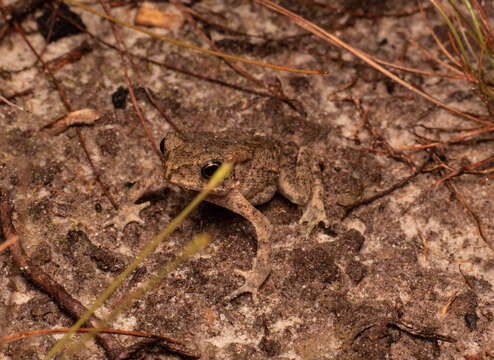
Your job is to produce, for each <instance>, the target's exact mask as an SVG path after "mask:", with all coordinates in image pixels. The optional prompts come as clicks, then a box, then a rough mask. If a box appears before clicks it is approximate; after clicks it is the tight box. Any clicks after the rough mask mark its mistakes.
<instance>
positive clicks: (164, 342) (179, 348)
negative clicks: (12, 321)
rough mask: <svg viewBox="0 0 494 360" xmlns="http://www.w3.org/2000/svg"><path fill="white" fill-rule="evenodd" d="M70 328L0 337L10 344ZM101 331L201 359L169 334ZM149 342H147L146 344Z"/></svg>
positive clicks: (122, 356) (3, 342)
mask: <svg viewBox="0 0 494 360" xmlns="http://www.w3.org/2000/svg"><path fill="white" fill-rule="evenodd" d="M69 330H70V328H56V329H43V330H31V331H23V332H20V333H16V334H13V335H8V336H4V337H2V338H0V344H8V343H11V342H15V341H19V340H22V339H25V338H29V337H34V336H46V335H50V334H65V333H67V332H68V331H69ZM93 330H94V328H79V329H77V330H76V332H78V333H90V332H92V331H93ZM99 332H100V333H102V334H114V335H125V336H133V337H141V338H150V339H153V341H159V345H160V346H163V347H164V348H166V349H167V350H168V351H171V352H173V353H175V354H178V355H180V356H185V357H187V358H192V359H199V358H200V355H199V354H197V353H195V352H193V351H191V350H189V349H187V348H186V345H185V344H184V343H183V342H182V341H179V340H176V339H174V338H171V337H169V336H163V335H157V334H149V333H145V332H141V331H126V330H120V329H99ZM147 344H148V342H147V343H146V345H147ZM133 348H134V345H132V346H131V347H129V348H126V349H122V352H121V353H119V354H118V356H117V359H122V358H126V357H124V354H127V353H128V352H129V351H134V350H133Z"/></svg>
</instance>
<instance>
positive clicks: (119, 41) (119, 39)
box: [100, 0, 176, 160]
mask: <svg viewBox="0 0 494 360" xmlns="http://www.w3.org/2000/svg"><path fill="white" fill-rule="evenodd" d="M100 4H101V6H102V7H103V9H104V11H105V12H106V14H107V15H109V16H111V11H110V9H109V8H108V7H107V6H106V3H105V2H104V1H103V0H100ZM111 28H112V31H113V35H114V37H115V40H116V43H117V49H118V54H119V55H120V60H121V62H122V68H123V71H124V74H125V80H126V81H127V88H128V89H129V93H130V98H131V99H132V104H133V105H134V109H135V111H136V113H137V116H138V117H139V120H140V122H141V126H142V128H143V129H144V132H145V133H146V136H147V138H148V140H149V141H150V143H151V146H152V147H153V150H154V152H155V153H156V154H157V155H158V157H160V159H162V160H163V154H162V153H161V151H160V150H159V149H158V146H157V145H156V142H155V141H154V139H153V137H152V136H151V133H150V132H149V129H148V127H147V125H146V121H145V120H144V116H143V115H142V113H141V109H140V107H139V104H138V103H137V100H136V97H135V93H134V89H133V87H132V84H131V83H130V79H129V73H128V70H127V65H126V63H125V57H124V54H123V51H122V48H125V45H124V43H123V41H122V37H121V36H120V30H119V28H118V26H117V25H115V24H113V23H111ZM128 58H129V61H130V62H131V64H132V66H133V67H134V71H135V72H136V74H139V71H138V69H137V66H135V64H134V62H133V61H132V59H131V58H130V57H128ZM141 81H142V79H141ZM170 124H171V125H172V126H174V127H176V125H175V124H174V123H173V122H170Z"/></svg>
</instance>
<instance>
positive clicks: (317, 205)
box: [299, 188, 329, 238]
mask: <svg viewBox="0 0 494 360" xmlns="http://www.w3.org/2000/svg"><path fill="white" fill-rule="evenodd" d="M314 190H315V191H317V190H318V189H317V188H315V189H314ZM320 223H323V224H324V226H325V227H329V220H328V218H327V216H326V211H325V210H324V203H323V201H322V196H318V194H314V195H313V196H312V198H311V199H310V201H309V203H308V204H307V206H306V208H305V210H304V213H303V215H302V217H301V218H300V220H299V224H301V225H303V226H304V227H305V231H304V232H305V237H306V238H307V237H309V235H310V233H311V232H312V230H313V229H314V228H315V227H316V226H318V225H319V224H320Z"/></svg>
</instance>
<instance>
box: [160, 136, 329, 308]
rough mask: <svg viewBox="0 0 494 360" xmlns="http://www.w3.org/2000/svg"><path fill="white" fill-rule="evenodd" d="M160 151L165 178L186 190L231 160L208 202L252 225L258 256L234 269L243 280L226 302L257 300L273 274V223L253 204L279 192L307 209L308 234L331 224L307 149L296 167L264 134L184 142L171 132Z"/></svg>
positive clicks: (303, 220) (197, 187)
mask: <svg viewBox="0 0 494 360" xmlns="http://www.w3.org/2000/svg"><path fill="white" fill-rule="evenodd" d="M161 151H162V152H163V154H164V155H165V158H166V164H165V179H166V180H167V181H168V182H170V183H172V184H175V185H178V186H180V187H181V188H183V189H185V190H193V191H200V190H202V189H203V188H204V186H205V185H206V183H207V182H208V181H209V179H210V178H211V176H212V175H213V173H214V171H215V170H216V169H217V168H218V167H219V166H220V165H221V163H223V162H227V161H228V162H233V163H234V167H233V169H232V171H231V172H230V174H229V175H228V176H227V178H226V179H225V180H224V181H223V183H222V184H221V185H219V186H218V187H216V188H215V189H214V190H213V191H212V192H211V194H210V195H208V197H207V198H206V200H207V201H209V202H212V203H214V204H217V205H219V206H222V207H224V208H227V209H229V210H231V211H233V212H235V213H237V214H239V215H241V216H243V217H244V218H246V219H247V220H249V221H250V222H251V223H252V225H253V226H254V228H255V231H256V236H257V256H256V257H255V258H254V261H253V265H252V270H250V271H241V270H236V272H237V273H239V274H240V275H242V276H243V277H244V278H245V283H244V285H243V286H241V287H240V288H238V289H237V290H235V291H234V292H232V293H231V294H230V295H229V296H227V298H226V300H231V299H233V298H235V297H237V296H238V295H240V294H242V293H246V292H248V293H251V294H252V297H253V299H254V301H257V291H258V288H259V287H260V286H261V285H262V284H263V282H264V281H265V280H266V278H267V277H268V275H269V273H270V272H271V266H270V262H269V253H270V246H269V241H270V237H271V231H272V225H271V223H270V222H269V220H268V219H267V218H266V217H265V216H264V215H263V214H262V213H261V212H260V211H259V210H257V209H256V208H255V207H254V206H255V205H260V204H263V203H265V202H268V201H269V200H270V199H271V198H272V197H273V196H274V194H275V192H276V191H278V192H279V193H281V194H282V195H283V196H284V197H286V198H287V199H288V200H290V201H291V202H292V203H295V204H298V205H302V206H304V207H305V210H304V213H303V215H302V217H301V219H300V223H302V224H305V225H306V227H307V232H306V235H309V233H310V232H311V231H312V229H313V228H314V227H315V226H317V225H318V224H319V223H320V222H323V223H324V224H325V225H326V226H328V225H329V222H328V220H327V218H326V212H325V210H324V203H323V185H322V181H321V171H320V168H319V165H318V164H317V162H316V160H315V159H314V157H313V156H312V154H311V152H310V151H309V149H308V148H306V147H303V148H300V149H299V151H298V157H297V164H296V169H295V170H294V169H293V166H290V165H291V164H290V162H289V160H288V158H286V157H285V156H283V154H282V152H281V150H280V146H279V145H278V144H277V143H275V142H274V141H271V140H269V139H268V138H266V137H262V136H247V135H242V134H239V133H232V132H226V133H197V134H194V136H193V137H190V138H189V139H187V140H182V139H180V138H179V137H177V136H176V135H174V134H169V135H168V136H167V137H166V138H164V139H163V140H162V142H161Z"/></svg>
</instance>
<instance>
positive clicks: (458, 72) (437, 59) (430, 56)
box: [408, 39, 466, 80]
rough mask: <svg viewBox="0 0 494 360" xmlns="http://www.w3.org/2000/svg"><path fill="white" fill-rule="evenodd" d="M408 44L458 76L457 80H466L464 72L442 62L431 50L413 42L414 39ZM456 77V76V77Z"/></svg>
mask: <svg viewBox="0 0 494 360" xmlns="http://www.w3.org/2000/svg"><path fill="white" fill-rule="evenodd" d="M408 42H409V43H410V44H412V45H413V46H415V47H416V48H417V49H419V50H420V51H422V52H423V53H424V54H425V55H426V56H428V57H429V58H431V59H432V60H434V61H435V62H436V63H438V64H440V65H442V66H444V67H446V68H448V69H449V70H451V71H453V72H455V73H456V74H458V75H457V77H455V78H456V79H463V80H466V79H465V74H464V73H463V71H461V70H458V69H457V68H455V67H454V66H451V65H449V64H448V63H446V62H445V61H442V60H441V59H439V58H438V57H437V56H436V55H434V54H433V53H431V52H430V51H429V50H427V49H426V48H424V47H423V46H422V45H420V44H419V43H417V42H416V41H415V40H412V39H409V40H408ZM455 76H456V75H455Z"/></svg>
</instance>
